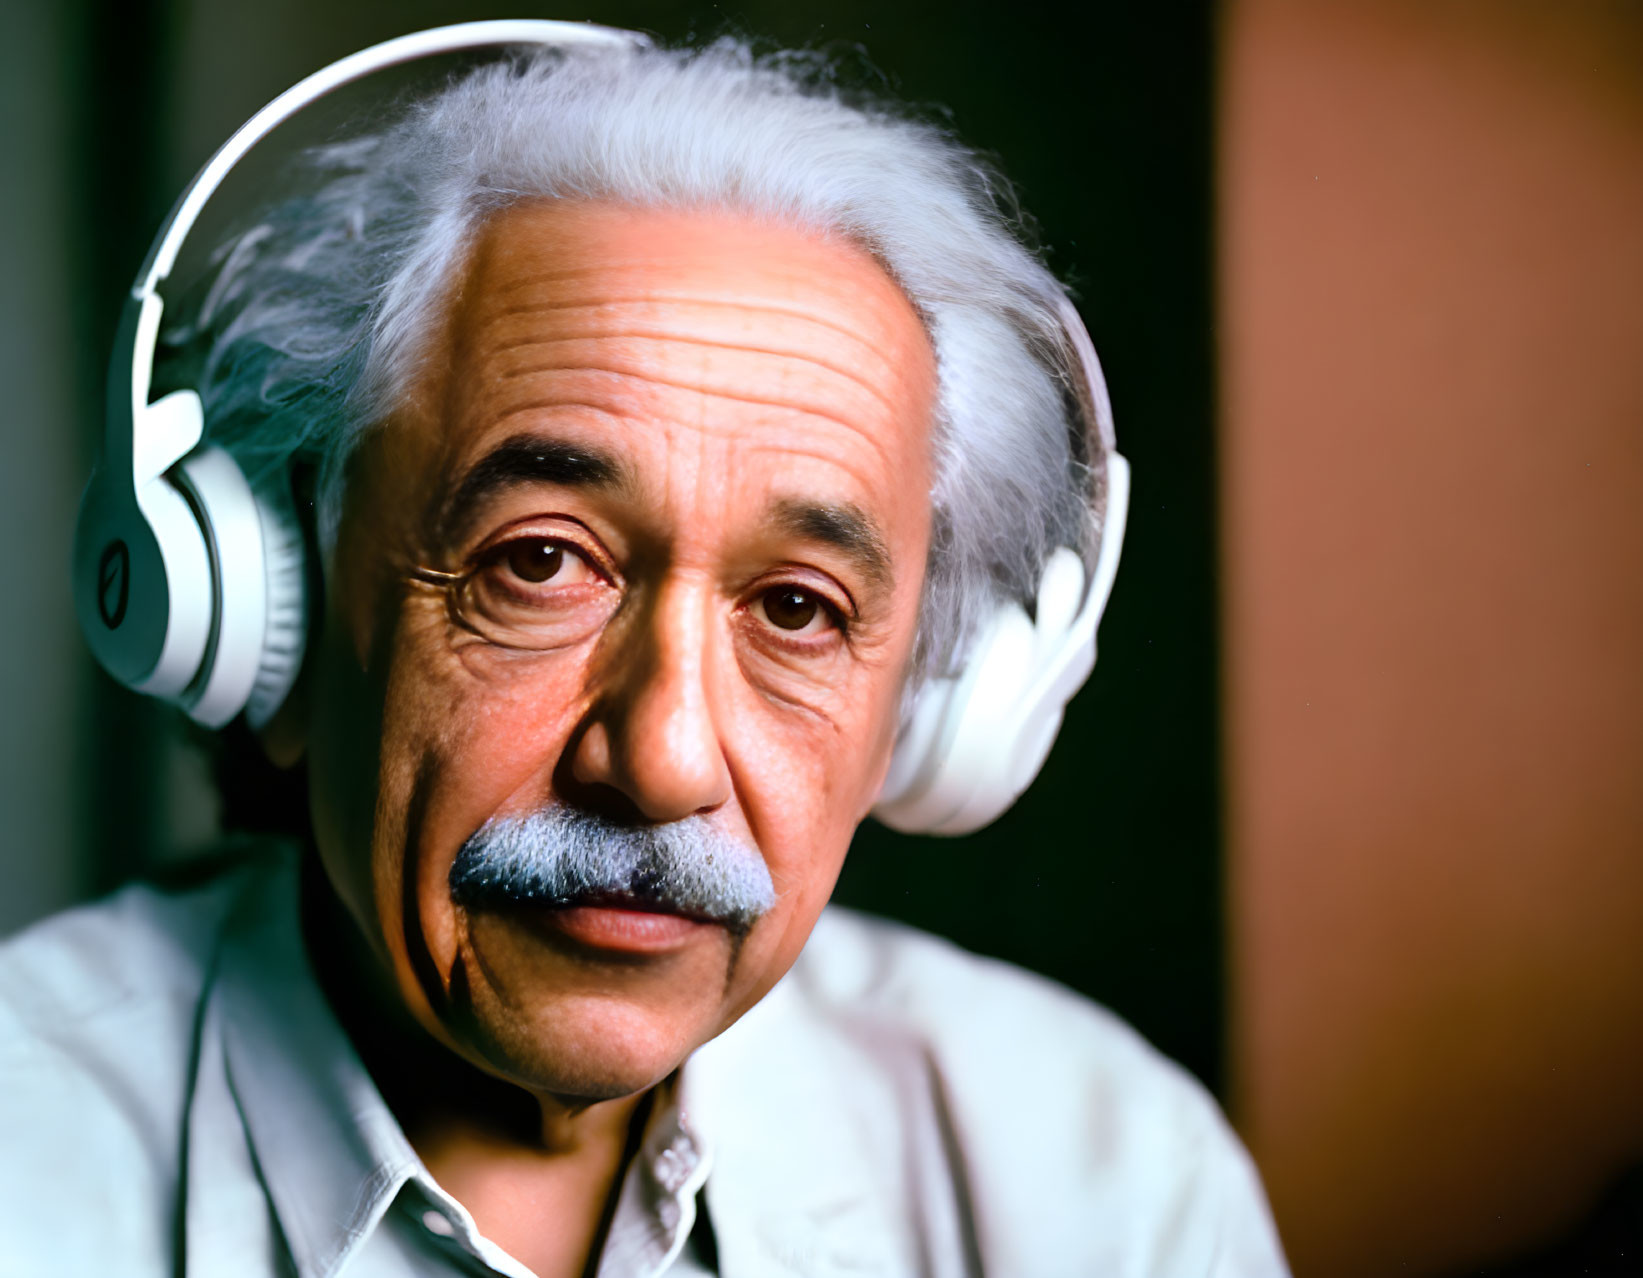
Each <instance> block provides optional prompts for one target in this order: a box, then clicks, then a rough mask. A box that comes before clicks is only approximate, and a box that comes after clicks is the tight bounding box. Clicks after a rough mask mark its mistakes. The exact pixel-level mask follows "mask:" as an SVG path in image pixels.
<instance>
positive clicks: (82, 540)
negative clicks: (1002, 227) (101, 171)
mask: <svg viewBox="0 0 1643 1278" xmlns="http://www.w3.org/2000/svg"><path fill="white" fill-rule="evenodd" d="M648 43H649V42H648V40H647V39H646V38H645V37H644V36H642V35H640V34H638V33H636V32H631V31H619V30H616V29H614V28H609V27H599V26H593V25H591V24H586V23H579V22H547V21H534V20H517V21H510V20H503V21H488V22H467V23H460V24H458V25H455V26H449V27H439V28H435V29H434V30H431V31H419V32H415V33H413V34H411V35H407V36H401V37H400V38H398V39H395V40H389V41H386V42H385V43H382V44H378V45H374V46H372V47H371V48H369V49H364V50H362V51H360V52H359V53H355V54H353V55H351V56H349V57H346V58H343V59H342V60H341V61H339V62H334V63H332V64H331V65H330V66H328V67H324V68H322V69H321V70H319V71H317V72H315V73H314V74H313V75H311V76H309V77H308V78H307V79H305V80H303V81H301V82H300V83H298V84H296V85H295V86H293V87H292V88H290V89H288V90H286V91H285V92H284V93H282V94H281V95H280V96H279V97H277V98H275V99H274V100H273V101H272V102H270V103H269V104H268V105H267V106H265V107H263V108H262V110H260V111H258V112H257V114H256V115H254V116H252V117H251V119H250V120H248V121H247V122H246V123H245V124H244V125H242V126H241V127H240V129H239V130H238V132H236V133H235V134H234V135H233V137H231V138H229V140H228V141H227V142H225V143H224V144H223V146H222V147H221V149H219V150H218V151H217V153H216V154H215V155H213V156H212V157H211V159H210V160H208V161H207V162H206V164H205V167H204V168H202V169H201V170H200V172H199V174H198V175H197V176H196V177H195V179H194V181H193V183H192V184H190V185H189V187H188V188H187V189H186V190H185V191H184V192H183V193H182V195H181V196H180V197H179V198H178V200H177V203H176V205H175V206H174V207H173V208H172V210H171V214H170V216H169V217H168V218H167V219H166V221H165V223H164V225H163V226H162V227H161V229H160V232H159V234H158V236H157V237H156V238H155V241H154V244H153V247H152V248H150V249H149V253H148V258H147V260H146V261H145V262H144V264H143V268H142V270H141V271H140V272H139V273H138V276H137V281H136V283H135V284H134V285H133V286H132V290H131V296H130V297H129V298H128V299H127V301H126V305H125V310H124V313H123V315H122V317H121V321H120V327H119V330H118V333H117V336H116V338H115V343H114V350H113V353H112V355H111V357H110V362H109V387H108V405H107V421H106V426H105V434H104V440H103V450H102V454H101V456H100V457H99V459H98V462H97V466H96V469H95V470H94V471H93V473H92V477H91V481H90V483H89V484H88V485H87V487H86V492H85V495H84V497H83V498H82V499H81V504H80V518H79V523H78V526H77V528H76V530H75V540H74V600H75V608H76V610H77V612H78V613H79V617H80V626H81V629H82V630H83V631H84V632H85V635H86V640H87V642H88V643H89V644H90V645H91V649H92V652H93V653H94V654H95V655H96V657H97V659H98V661H99V662H101V663H102V665H103V667H104V668H105V669H106V670H107V671H108V672H109V673H110V674H111V675H113V676H114V678H116V679H118V680H119V681H120V682H121V683H124V684H126V685H127V686H128V687H130V688H132V689H134V690H136V691H138V692H144V693H148V694H149V695H151V696H156V697H160V698H162V699H164V700H167V701H170V702H173V703H174V704H176V705H179V706H181V707H182V708H183V709H185V710H186V711H187V712H188V713H189V714H190V715H191V716H192V717H193V718H194V719H196V720H198V721H199V722H200V723H202V724H205V725H206V726H207V727H213V728H216V727H221V726H223V725H224V724H226V723H227V722H228V721H229V720H230V719H232V718H233V717H234V716H235V715H236V714H238V713H239V712H240V711H241V710H244V711H245V712H246V717H247V718H248V720H249V721H250V722H251V724H252V726H253V727H257V726H261V724H262V723H264V722H265V721H266V720H267V719H268V718H269V717H270V716H271V715H272V714H273V713H274V711H275V710H276V709H278V708H279V705H280V703H281V702H282V701H284V699H285V697H286V695H287V694H288V693H289V692H290V690H291V685H292V683H293V682H294V681H295V679H296V676H297V671H298V668H299V667H300V666H301V663H302V654H303V646H304V642H305V638H306V632H307V607H306V600H305V598H304V583H305V580H306V574H305V572H304V563H303V554H304V552H303V539H302V532H301V529H300V527H299V525H298V523H297V519H296V516H295V513H294V512H293V510H292V509H291V504H290V497H289V494H288V493H287V492H286V491H285V490H284V481H285V478H286V477H284V476H281V477H279V482H276V483H273V484H268V485H262V486H258V487H256V488H253V486H252V484H251V483H250V482H249V481H248V480H247V478H246V476H245V474H244V473H243V472H242V471H241V470H240V467H239V465H238V464H237V463H236V462H235V461H234V460H233V458H231V457H230V456H229V455H228V454H227V453H226V452H224V451H223V450H222V449H220V448H217V447H214V446H212V445H203V446H202V444H201V440H202V438H203V437H204V433H205V420H204V413H203V411H202V409H201V405H200V397H199V395H198V393H197V392H195V391H194V390H191V389H184V390H178V391H173V392H172V393H171V394H169V395H166V396H165V397H164V398H163V399H160V400H158V401H156V402H154V403H150V402H149V398H148V396H149V385H150V381H151V378H152V375H153V364H154V353H155V347H156V345H157V343H158V340H159V330H160V317H161V312H162V310H163V303H162V302H161V299H160V296H159V287H160V285H161V284H162V283H163V282H164V281H165V279H166V277H167V276H168V275H169V274H170V271H171V268H172V266H173V265H174V264H175V262H176V260H177V254H178V252H179V251H180V250H181V248H182V245H183V242H184V240H185V239H186V238H187V236H188V233H189V232H190V231H191V230H192V229H193V226H194V223H195V221H196V220H197V219H198V217H199V215H200V212H201V210H202V209H203V208H204V207H205V205H206V203H207V201H209V200H210V198H211V196H212V195H213V194H214V193H215V191H216V190H217V188H218V186H220V185H221V184H222V182H223V180H224V179H225V178H226V177H227V176H228V174H229V172H230V171H232V169H233V168H234V166H235V165H236V164H238V163H239V161H240V159H241V158H242V157H243V156H244V155H245V153H246V152H247V151H249V150H250V149H251V148H252V147H253V146H255V145H256V144H257V143H258V142H259V141H261V140H262V138H263V137H265V136H266V135H267V134H268V133H270V132H271V131H272V130H273V129H275V128H276V127H278V126H279V125H280V124H282V123H283V122H284V121H285V120H287V119H289V118H290V117H291V116H292V115H295V114H296V113H297V112H298V111H300V110H302V109H303V108H304V107H306V106H308V105H309V104H310V103H312V102H314V101H315V100H317V99H319V98H321V97H323V96H325V95H326V94H328V93H330V92H331V91H333V90H334V89H337V88H340V87H341V86H343V85H345V84H349V83H351V82H353V81H354V80H358V79H360V78H362V77H364V76H367V75H369V74H371V73H372V72H374V71H378V70H382V69H384V68H387V67H390V66H394V65H397V64H399V63H403V62H410V61H414V60H416V59H418V58H424V57H430V56H433V55H436V54H441V53H454V52H458V51H460V50H464V49H473V48H483V47H486V46H495V45H515V44H541V45H550V46H567V45H593V44H597V45H614V46H629V47H633V46H640V47H642V46H644V45H646V44H648ZM1062 312H1063V313H1062V318H1063V322H1064V324H1065V326H1066V330H1067V334H1068V338H1069V340H1070V342H1071V343H1072V346H1073V348H1074V350H1075V351H1076V353H1077V356H1078V364H1079V371H1080V372H1081V375H1082V377H1083V380H1084V383H1085V385H1084V386H1083V387H1081V388H1080V389H1081V390H1082V391H1083V392H1085V394H1083V395H1081V396H1080V399H1081V400H1083V401H1084V402H1085V403H1086V405H1087V406H1088V410H1089V411H1090V412H1092V413H1093V416H1094V421H1095V425H1096V429H1097V432H1098V434H1099V437H1100V441H1101V444H1102V450H1103V454H1104V456H1105V457H1106V513H1105V518H1104V519H1103V521H1102V530H1101V546H1100V551H1099V554H1098V556H1097V560H1096V568H1095V574H1094V577H1093V578H1092V580H1091V581H1090V584H1089V587H1088V589H1086V588H1085V581H1084V569H1083V563H1082V561H1081V560H1080V559H1079V557H1078V556H1077V555H1076V554H1075V553H1074V552H1073V551H1071V550H1067V549H1063V550H1059V551H1057V552H1056V553H1055V554H1054V555H1052V556H1051V557H1050V560H1049V562H1048V563H1047V564H1046V565H1045V569H1044V574H1043V578H1042V580H1041V583H1040V586H1039V591H1038V601H1037V607H1036V609H1035V614H1036V615H1035V617H1034V618H1033V619H1029V618H1028V617H1027V614H1026V611H1025V610H1024V609H1023V608H1022V607H1021V606H1020V605H1019V604H1014V603H1011V604H1008V605H1005V606H1003V607H1001V608H1000V609H999V611H998V613H997V614H996V615H995V617H994V618H993V619H992V621H991V622H990V623H989V624H988V625H987V626H986V627H984V628H983V630H982V632H981V633H980V634H978V635H977V636H976V638H975V641H974V644H973V647H972V652H971V655H970V656H969V657H968V659H967V660H966V663H965V668H964V671H963V673H962V674H961V675H960V676H959V677H958V678H956V679H932V680H930V681H929V682H928V683H927V685H926V686H925V687H924V688H923V689H922V690H921V691H920V694H919V697H918V700H917V702H916V704H915V706H914V710H913V714H912V717H911V719H910V721H909V725H908V727H907V729H906V731H905V732H904V733H903V735H902V738H901V740H899V741H898V742H897V745H896V750H895V757H894V760H893V761H892V763H891V767H890V771H889V775H888V777H887V779H886V781H885V785H884V789H883V792H882V793H881V794H880V796H879V799H878V804H877V806H876V807H875V808H874V810H873V811H874V815H876V816H877V817H879V819H880V820H882V821H884V822H885V823H886V824H888V825H891V826H894V827H895V828H896V829H899V830H906V831H909V832H926V831H927V832H931V833H938V834H962V833H965V832H967V831H969V830H974V829H977V828H978V827H980V826H983V825H985V824H987V823H988V822H989V821H991V820H993V819H994V818H996V817H998V816H999V815H1000V814H1002V813H1003V812H1004V811H1005V809H1007V808H1008V807H1009V806H1010V804H1011V803H1013V802H1014V801H1015V799H1016V797H1017V796H1018V795H1019V794H1020V793H1021V792H1022V791H1023V790H1024V789H1026V787H1027V785H1028V784H1029V783H1030V782H1031V781H1032V779H1033V777H1034V776H1035V775H1036V774H1037V772H1038V769H1039V767H1040V765H1041V764H1042V763H1043V761H1044V758H1045V756H1046V755H1047V754H1048V753H1049V749H1050V745H1051V744H1052V742H1053V741H1054V740H1055V734H1056V730H1057V729H1058V728H1059V726H1060V724H1061V716H1062V712H1063V710H1064V708H1065V706H1066V704H1067V702H1068V700H1070V699H1071V697H1072V695H1073V694H1074V693H1075V692H1077V691H1078V689H1079V687H1080V686H1081V685H1082V684H1083V682H1084V680H1085V679H1086V678H1087V677H1088V676H1089V672H1090V670H1091V668H1092V667H1093V665H1094V662H1095V630H1096V625H1097V623H1098V622H1099V621H1100V618H1101V611H1102V609H1103V608H1104V607H1105V606H1106V601H1107V596H1108V594H1109V593H1110V591H1111V589H1112V581H1113V575H1114V573H1116V571H1117V569H1118V549H1119V545H1120V543H1121V542H1122V540H1123V532H1124V517H1125V511H1126V508H1127V503H1128V496H1129V470H1128V467H1127V466H1126V465H1125V463H1124V460H1123V458H1121V457H1119V456H1118V454H1117V453H1116V452H1115V451H1114V449H1113V445H1114V439H1113V430H1112V413H1111V409H1110V408H1109V406H1108V402H1107V392H1106V386H1105V384H1104V382H1103V380H1102V376H1101V367H1100V364H1099V362H1098V361H1097V360H1096V356H1095V351H1094V349H1093V348H1092V347H1091V345H1090V340H1089V336H1088V335H1087V334H1086V332H1085V331H1084V326H1083V323H1082V322H1081V321H1080V320H1079V318H1078V313H1077V312H1076V311H1075V310H1074V309H1073V308H1072V306H1071V304H1070V303H1063V307H1062ZM128 375H129V376H128Z"/></svg>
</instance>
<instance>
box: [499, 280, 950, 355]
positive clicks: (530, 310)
mask: <svg viewBox="0 0 1643 1278" xmlns="http://www.w3.org/2000/svg"><path fill="white" fill-rule="evenodd" d="M514 287H516V285H508V286H506V289H507V290H511V289H512V288H514ZM496 291H497V292H502V291H504V290H503V289H498V290H496ZM667 302H679V303H683V304H685V305H688V306H700V307H703V308H704V309H709V308H710V309H717V310H746V309H748V307H749V306H757V307H758V309H759V310H761V311H768V312H769V313H770V314H772V315H781V316H785V317H787V318H789V319H797V320H806V321H808V322H810V323H812V324H815V325H816V326H817V327H819V328H826V329H831V330H832V331H833V332H835V333H838V334H840V335H841V336H844V337H848V338H850V339H851V340H852V341H855V342H857V343H858V344H860V345H862V346H864V347H866V348H867V349H868V350H876V348H875V347H874V346H873V345H872V344H871V343H870V342H867V341H864V340H863V339H862V336H861V334H860V333H859V332H858V331H857V330H856V329H854V328H852V327H851V326H850V325H849V324H846V323H844V322H843V321H840V320H833V319H829V318H828V317H827V316H825V315H819V314H817V313H815V312H814V311H808V310H805V309H803V308H801V307H797V306H783V305H782V304H781V303H779V302H771V301H760V302H756V303H748V302H727V301H725V300H724V299H723V298H716V297H704V296H702V295H700V294H697V293H674V292H667V291H665V290H655V291H651V292H646V293H636V294H634V295H633V296H631V297H608V296H606V297H601V298H600V299H599V300H598V301H593V302H582V301H575V302H556V301H544V302H521V303H516V304H514V305H510V306H492V307H486V308H484V310H485V315H484V320H483V322H484V323H486V324H490V323H494V322H495V321H497V320H500V319H503V318H507V317H510V316H515V315H532V314H536V313H538V312H541V313H551V312H560V313H563V312H567V311H606V310H613V309H615V308H616V307H619V306H633V307H639V308H641V309H646V308H648V309H655V308H656V306H657V305H658V304H659V303H667ZM919 330H920V331H921V332H924V320H923V318H922V317H919ZM926 336H928V334H926Z"/></svg>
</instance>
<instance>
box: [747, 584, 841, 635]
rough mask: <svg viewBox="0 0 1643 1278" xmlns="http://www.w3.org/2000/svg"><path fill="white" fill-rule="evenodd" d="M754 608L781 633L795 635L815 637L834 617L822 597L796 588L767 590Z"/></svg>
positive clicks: (786, 587) (828, 625)
mask: <svg viewBox="0 0 1643 1278" xmlns="http://www.w3.org/2000/svg"><path fill="white" fill-rule="evenodd" d="M755 609H756V610H757V611H759V612H762V613H763V614H764V619H765V620H766V621H768V622H769V623H770V624H771V625H773V626H775V627H776V628H777V629H778V630H786V631H788V632H789V633H792V634H816V633H819V632H821V631H823V630H826V629H829V628H831V627H832V625H833V617H832V614H831V613H830V612H829V611H828V608H827V605H826V604H825V603H823V602H822V599H821V596H820V595H817V594H815V593H814V592H812V591H809V590H801V589H799V588H798V587H797V586H777V587H776V588H774V589H772V590H767V591H765V592H764V593H763V594H762V595H760V596H759V597H758V599H757V601H756V602H755Z"/></svg>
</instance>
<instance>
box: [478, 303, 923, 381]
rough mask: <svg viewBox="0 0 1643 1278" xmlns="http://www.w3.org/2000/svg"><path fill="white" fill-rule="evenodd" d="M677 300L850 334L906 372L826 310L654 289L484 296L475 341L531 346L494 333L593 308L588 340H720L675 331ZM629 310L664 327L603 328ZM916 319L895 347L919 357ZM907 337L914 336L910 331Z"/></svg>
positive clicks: (890, 368) (878, 359)
mask: <svg viewBox="0 0 1643 1278" xmlns="http://www.w3.org/2000/svg"><path fill="white" fill-rule="evenodd" d="M674 304H677V305H679V306H683V307H694V308H698V309H701V310H705V311H719V312H725V311H728V312H730V313H732V314H734V315H736V316H738V317H740V318H741V319H742V320H743V322H744V325H745V324H746V321H747V320H748V319H749V318H750V317H751V316H752V315H754V314H759V315H763V316H768V317H773V318H776V319H781V320H793V321H797V322H798V323H800V324H804V325H809V326H811V327H814V328H818V329H821V330H824V331H825V332H826V333H827V334H828V335H831V336H835V337H842V338H844V339H845V340H846V341H848V342H849V343H850V344H851V346H853V347H855V348H856V349H858V350H860V351H861V352H862V353H863V354H865V355H867V356H868V357H870V358H871V359H872V360H873V362H874V363H876V364H878V365H879V366H880V367H882V368H883V369H884V370H885V372H886V373H887V374H888V375H889V376H890V377H891V378H893V379H898V380H899V378H900V376H901V373H902V364H901V361H900V360H897V359H894V358H892V356H891V353H890V351H889V350H887V349H885V345H884V343H882V342H875V341H870V340H868V339H867V338H865V337H863V336H862V335H861V332H860V326H859V324H854V325H853V324H851V323H849V322H846V321H844V320H835V319H833V318H831V317H829V316H827V315H826V314H824V313H819V312H818V311H816V310H814V309H805V308H803V307H799V306H789V305H783V304H781V303H779V302H774V301H766V300H763V299H761V300H758V301H725V300H723V299H719V298H709V297H702V296H699V295H693V294H669V293H654V294H650V295H646V296H634V297H606V296H602V295H601V296H598V297H596V299H595V300H592V301H571V302H560V301H551V300H550V301H544V302H541V303H533V304H530V305H524V306H507V307H494V306H486V305H485V304H484V300H483V299H478V301H477V305H476V306H475V308H474V309H475V317H474V318H475V323H476V326H477V329H478V331H479V333H480V334H481V335H483V336H482V337H481V339H480V340H479V341H478V342H476V343H475V345H479V346H487V347H489V349H490V350H493V351H502V350H508V349H512V348H514V347H516V346H519V345H528V344H529V343H530V342H531V341H532V340H533V339H532V338H529V337H522V338H508V337H504V338H503V339H502V340H501V341H492V340H490V338H489V335H490V334H491V333H493V332H494V331H495V330H496V329H497V328H498V327H503V326H505V325H506V324H507V321H509V320H510V319H517V318H519V317H520V316H522V315H529V314H534V313H542V314H545V315H555V316H569V315H570V314H571V313H573V312H589V313H591V315H592V316H593V317H594V319H595V322H594V323H593V324H591V325H590V326H589V328H590V329H591V330H592V331H585V332H580V335H581V336H585V337H587V338H598V337H607V336H608V337H624V336H637V337H655V338H657V339H658V340H662V339H665V338H670V337H671V338H674V339H675V340H678V341H681V342H691V341H697V342H700V341H707V342H710V343H711V342H714V341H716V340H718V339H714V338H705V339H704V338H692V337H687V336H685V335H684V334H682V333H678V332H677V330H673V331H669V330H668V326H667V322H666V321H667V319H668V318H669V317H670V316H672V315H674V314H676V311H674V310H673V305H674ZM623 311H634V312H638V315H637V316H635V317H634V318H633V319H629V320H626V321H625V322H628V323H633V322H640V323H643V322H644V321H645V320H647V319H649V320H654V321H656V322H655V323H654V324H652V325H651V327H652V328H653V329H660V330H661V331H660V332H655V331H653V332H645V331H644V330H643V329H634V330H609V329H603V328H601V327H600V326H599V324H598V323H597V320H598V319H600V318H608V319H610V320H612V321H614V322H624V320H623V318H622V314H621V313H622V312H623ZM681 318H682V319H685V320H686V321H687V322H688V319H689V316H688V315H686V316H683V317H681ZM914 318H915V321H916V328H915V329H914V330H913V331H914V332H916V333H917V334H918V338H919V339H922V340H917V341H915V342H908V341H905V340H903V341H896V342H893V343H891V346H892V347H893V348H901V347H904V346H907V345H914V346H915V349H914V350H912V351H907V350H901V349H897V354H899V355H901V356H903V357H911V358H912V359H914V360H917V359H918V358H919V357H920V356H921V355H923V354H924V353H926V352H928V351H929V335H928V333H926V332H925V330H924V325H923V321H922V319H919V318H918V317H917V316H916V315H915V316H914ZM770 327H771V328H772V329H774V330H775V331H776V332H781V331H783V326H782V325H779V324H774V323H773V324H771V325H770ZM576 331H577V330H573V332H576ZM907 336H910V334H909V335H907ZM735 341H736V339H734V338H732V339H730V340H729V341H720V342H719V344H721V345H725V346H727V347H729V346H732V345H734V344H735ZM917 348H922V349H917ZM744 349H747V350H761V351H769V352H771V353H776V354H792V355H795V356H802V352H800V351H798V350H796V349H794V347H793V346H792V345H783V346H776V347H764V346H746V347H744Z"/></svg>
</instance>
